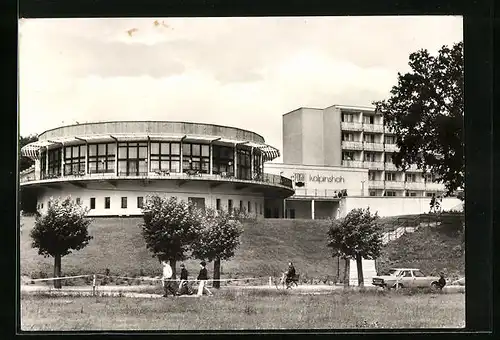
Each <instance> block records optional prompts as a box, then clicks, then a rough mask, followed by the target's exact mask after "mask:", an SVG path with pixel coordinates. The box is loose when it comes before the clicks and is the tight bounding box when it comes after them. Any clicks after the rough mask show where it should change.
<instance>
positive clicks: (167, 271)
mask: <svg viewBox="0 0 500 340" xmlns="http://www.w3.org/2000/svg"><path fill="white" fill-rule="evenodd" d="M161 264H162V266H163V276H162V283H163V290H164V291H165V294H163V297H167V296H168V293H169V292H170V293H171V294H172V295H175V290H174V289H173V288H172V282H171V279H172V267H170V264H169V263H168V261H165V260H163V261H161Z"/></svg>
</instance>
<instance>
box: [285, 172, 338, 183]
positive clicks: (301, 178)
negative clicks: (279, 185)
mask: <svg viewBox="0 0 500 340" xmlns="http://www.w3.org/2000/svg"><path fill="white" fill-rule="evenodd" d="M292 180H294V181H295V182H305V181H306V180H308V181H309V182H318V183H323V182H325V183H326V182H328V183H345V179H344V176H334V175H331V176H321V175H311V174H308V176H306V174H305V173H295V174H294V175H293V176H292Z"/></svg>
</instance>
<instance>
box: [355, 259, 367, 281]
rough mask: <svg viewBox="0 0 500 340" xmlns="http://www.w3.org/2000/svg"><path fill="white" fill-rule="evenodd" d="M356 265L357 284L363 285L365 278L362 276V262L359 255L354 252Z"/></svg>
mask: <svg viewBox="0 0 500 340" xmlns="http://www.w3.org/2000/svg"><path fill="white" fill-rule="evenodd" d="M356 266H357V267H358V286H360V287H364V286H365V279H364V277H363V262H362V258H361V255H359V254H356Z"/></svg>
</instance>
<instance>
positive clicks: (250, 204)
mask: <svg viewBox="0 0 500 340" xmlns="http://www.w3.org/2000/svg"><path fill="white" fill-rule="evenodd" d="M247 207H248V209H247V211H248V213H249V214H250V213H251V212H252V202H250V201H248V205H247Z"/></svg>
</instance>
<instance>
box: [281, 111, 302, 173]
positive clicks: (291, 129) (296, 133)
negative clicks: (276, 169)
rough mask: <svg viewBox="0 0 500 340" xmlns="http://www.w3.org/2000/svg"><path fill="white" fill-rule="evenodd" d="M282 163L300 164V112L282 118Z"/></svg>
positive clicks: (293, 112)
mask: <svg viewBox="0 0 500 340" xmlns="http://www.w3.org/2000/svg"><path fill="white" fill-rule="evenodd" d="M283 161H284V162H285V163H290V164H302V110H301V109H298V110H295V111H292V112H290V113H287V114H286V115H284V116H283Z"/></svg>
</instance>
